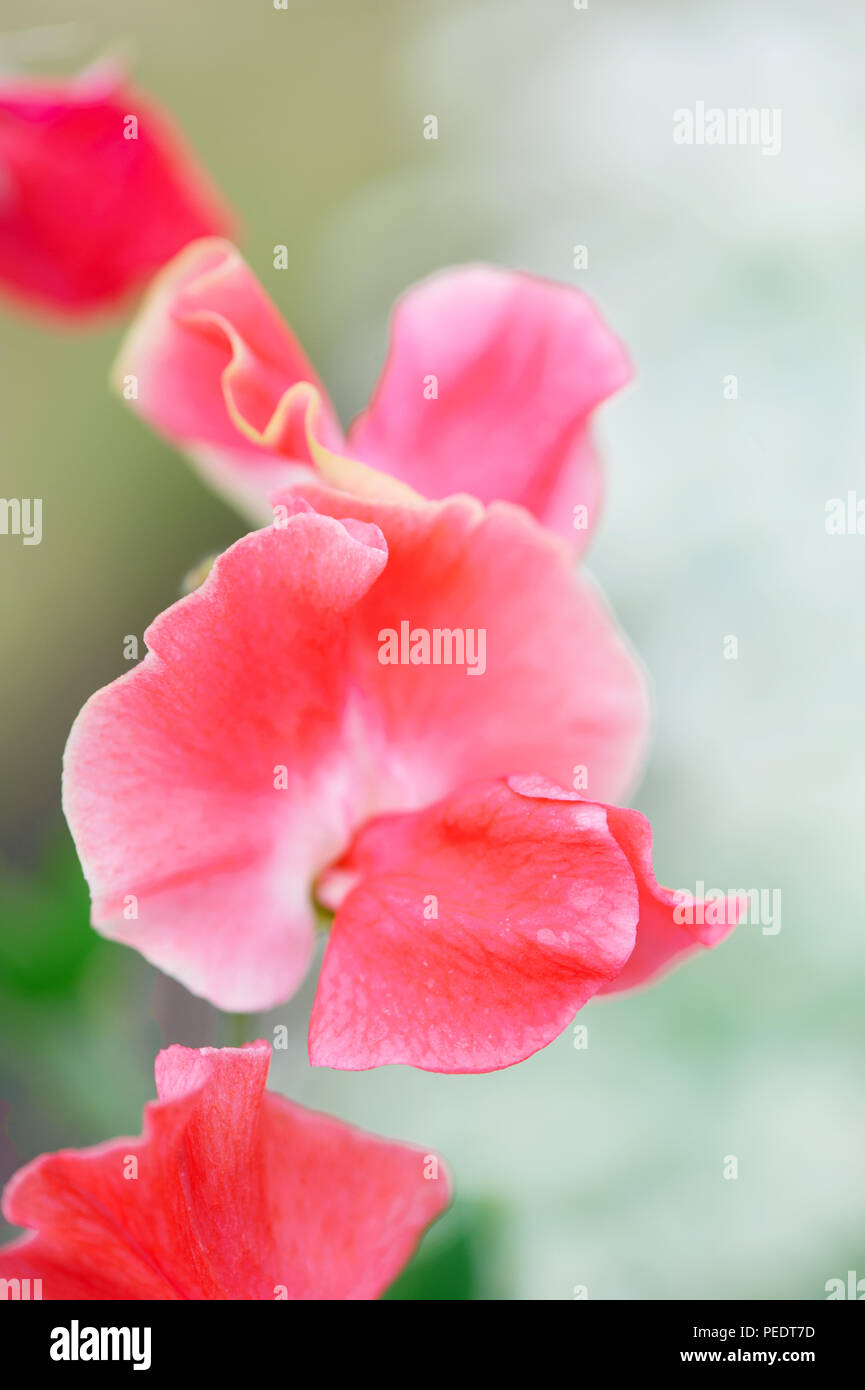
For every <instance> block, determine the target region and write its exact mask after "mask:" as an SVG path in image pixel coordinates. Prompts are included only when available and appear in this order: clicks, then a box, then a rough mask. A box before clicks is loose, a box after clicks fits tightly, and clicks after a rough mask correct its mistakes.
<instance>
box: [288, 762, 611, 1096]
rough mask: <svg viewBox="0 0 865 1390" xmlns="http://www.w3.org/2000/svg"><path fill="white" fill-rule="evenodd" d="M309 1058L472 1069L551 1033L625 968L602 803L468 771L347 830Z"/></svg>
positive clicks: (528, 1048)
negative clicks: (410, 805)
mask: <svg viewBox="0 0 865 1390" xmlns="http://www.w3.org/2000/svg"><path fill="white" fill-rule="evenodd" d="M338 872H339V873H340V875H341V876H342V881H343V887H345V886H346V884H347V883H348V884H350V883H351V882H352V881H353V882H354V883H355V886H354V887H352V888H351V891H349V893H348V896H347V897H346V898H345V900H344V901H343V903H342V905H341V907H340V908H339V910H338V911H337V914H336V918H335V920H334V923H333V928H332V931H331V936H330V940H329V942H328V946H327V950H326V952H325V957H324V963H323V965H322V972H321V978H320V981H319V986H318V993H317V995H316V999H315V1004H314V1007H313V1013H312V1020H311V1024H310V1042H309V1053H310V1061H311V1062H312V1063H313V1065H318V1066H332V1067H342V1068H345V1069H348V1070H359V1069H362V1068H366V1067H373V1066H381V1065H382V1064H385V1063H395V1062H402V1063H408V1064H410V1065H412V1066H416V1067H422V1068H424V1069H425V1070H427V1071H445V1072H483V1071H491V1070H494V1069H496V1068H499V1067H505V1066H510V1065H512V1064H513V1063H515V1062H519V1061H522V1060H523V1058H525V1057H528V1056H530V1055H531V1054H532V1053H533V1052H536V1051H537V1050H538V1049H539V1048H541V1047H544V1046H546V1044H547V1043H550V1042H552V1040H553V1039H554V1038H556V1037H557V1036H558V1035H559V1033H561V1032H562V1030H563V1029H564V1028H566V1027H567V1025H568V1023H569V1022H570V1021H571V1019H572V1018H573V1016H574V1014H575V1013H576V1012H577V1010H578V1009H580V1008H581V1007H582V1006H583V1004H585V1003H586V1001H587V1000H588V999H589V998H590V997H591V996H592V995H593V994H595V993H596V992H597V990H598V989H599V988H600V987H601V986H602V985H603V984H604V983H606V982H607V981H609V980H611V979H612V978H614V977H615V976H616V975H617V974H618V973H619V971H620V970H621V969H622V967H623V966H624V964H625V962H626V961H627V959H628V957H629V955H630V954H631V951H632V950H633V946H634V933H635V928H636V922H637V910H638V909H637V891H636V885H635V883H634V876H633V873H632V871H631V868H630V865H629V863H628V860H627V858H626V856H625V855H624V854H623V853H622V851H621V849H620V848H619V846H618V844H617V842H616V840H615V838H614V836H613V835H612V834H611V832H610V829H609V827H608V824H607V818H606V813H605V809H604V807H603V806H597V805H594V804H593V803H591V802H587V801H580V800H579V799H561V800H559V799H555V798H542V797H540V796H536V795H529V796H525V795H522V794H521V793H520V792H518V791H515V790H514V789H513V787H512V786H510V785H508V784H507V783H506V782H504V781H499V782H492V783H481V784H476V785H474V786H472V787H470V788H467V789H466V790H464V791H461V792H458V793H456V794H455V795H453V796H452V797H450V798H448V799H447V800H445V801H442V802H439V803H437V804H436V805H435V806H432V807H430V808H428V809H427V810H425V811H420V812H416V813H415V814H414V815H405V816H389V817H385V818H383V819H381V820H378V821H375V822H373V823H372V824H371V825H369V826H368V827H367V828H366V829H364V830H363V831H361V833H360V835H359V836H358V838H357V840H356V841H355V843H354V845H353V846H352V849H351V851H350V852H349V854H348V855H347V856H346V858H345V860H344V861H343V862H342V863H341V864H340V865H339V866H338Z"/></svg>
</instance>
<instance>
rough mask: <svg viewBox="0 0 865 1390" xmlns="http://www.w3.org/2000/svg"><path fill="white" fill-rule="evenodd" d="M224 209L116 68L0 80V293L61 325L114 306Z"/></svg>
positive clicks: (221, 218)
mask: <svg viewBox="0 0 865 1390" xmlns="http://www.w3.org/2000/svg"><path fill="white" fill-rule="evenodd" d="M232 221H233V219H232V218H231V217H230V215H229V213H228V211H227V208H226V207H225V205H224V204H223V202H222V200H221V198H220V197H219V195H218V194H217V193H216V192H215V190H214V189H213V188H212V186H211V185H210V183H209V181H208V180H207V179H206V177H205V175H204V173H203V171H202V170H201V168H200V166H199V165H198V163H197V161H196V160H195V159H194V158H193V156H192V155H191V154H190V152H189V151H188V149H187V148H186V145H185V142H184V141H183V140H182V139H181V137H180V135H179V133H178V132H177V130H176V129H175V128H174V126H173V124H172V122H171V121H170V120H169V119H168V117H167V116H166V115H165V114H164V112H162V111H161V110H159V109H158V108H157V107H156V105H155V104H154V103H153V102H152V101H151V100H150V99H149V98H145V97H144V96H142V95H141V94H140V93H139V92H138V91H136V90H135V89H134V88H132V87H130V86H129V85H128V83H127V81H126V78H125V75H124V73H123V72H122V70H121V69H120V67H119V66H118V65H117V64H116V63H114V62H106V63H100V64H97V65H95V66H94V67H93V68H90V69H88V70H87V71H85V72H84V73H82V74H80V75H79V76H77V77H75V78H71V79H66V80H61V79H53V78H52V79H47V78H45V79H32V78H23V77H12V78H10V77H4V78H2V79H0V286H2V288H3V289H5V290H6V291H7V292H8V293H9V294H11V295H12V296H14V297H15V298H17V299H19V300H21V301H22V302H25V303H27V304H30V305H38V306H40V307H42V308H45V309H48V310H51V311H53V312H55V313H59V314H62V315H79V316H80V315H84V314H89V313H93V312H96V311H100V310H104V309H106V308H109V307H111V306H112V305H114V304H115V303H116V301H118V300H119V299H122V298H123V297H124V296H126V295H127V294H129V293H130V292H131V291H133V290H135V289H137V288H139V287H140V286H141V285H142V284H143V283H145V282H146V281H147V280H149V279H150V278H151V277H152V275H153V273H154V271H156V270H158V269H159V267H160V266H162V265H164V264H165V262H166V261H168V260H170V259H171V257H172V256H174V255H176V253H177V252H178V251H180V250H181V248H182V247H184V246H186V245H187V243H188V242H190V241H193V240H195V239H196V238H199V237H202V236H207V235H211V234H213V233H216V232H223V231H227V230H228V229H229V228H230V227H231V225H232Z"/></svg>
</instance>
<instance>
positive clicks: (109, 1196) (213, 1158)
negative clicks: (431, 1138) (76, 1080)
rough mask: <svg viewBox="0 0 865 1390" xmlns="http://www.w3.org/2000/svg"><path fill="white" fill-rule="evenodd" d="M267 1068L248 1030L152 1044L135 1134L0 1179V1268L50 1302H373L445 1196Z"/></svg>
mask: <svg viewBox="0 0 865 1390" xmlns="http://www.w3.org/2000/svg"><path fill="white" fill-rule="evenodd" d="M269 1065H270V1045H269V1044H268V1043H266V1042H262V1041H259V1042H254V1043H248V1044H246V1046H244V1047H241V1048H223V1049H219V1048H213V1047H204V1048H201V1049H199V1050H197V1049H194V1048H187V1047H178V1046H174V1047H169V1048H167V1049H166V1050H165V1051H164V1052H160V1053H159V1055H158V1056H157V1058H156V1089H157V1095H158V1099H157V1100H156V1101H152V1102H150V1103H149V1104H148V1105H147V1106H146V1107H145V1110H144V1125H143V1129H144V1132H143V1134H142V1135H141V1136H140V1138H136V1139H112V1140H109V1141H108V1142H107V1143H104V1144H99V1145H97V1146H96V1147H95V1148H91V1149H83V1150H78V1151H74V1150H65V1151H62V1152H60V1153H53V1154H43V1155H42V1157H40V1158H37V1159H34V1161H33V1162H32V1163H28V1164H27V1165H26V1167H24V1168H22V1169H21V1170H20V1171H19V1172H18V1173H16V1174H15V1176H14V1177H13V1178H12V1179H11V1180H10V1182H9V1184H8V1186H7V1187H6V1190H5V1193H4V1198H3V1214H4V1216H5V1217H6V1219H7V1220H8V1221H9V1222H11V1223H12V1225H15V1226H24V1227H28V1228H31V1233H30V1234H28V1235H24V1236H22V1237H20V1238H18V1239H16V1240H14V1241H13V1242H12V1243H11V1244H9V1245H6V1246H5V1247H3V1249H2V1250H0V1279H5V1280H7V1281H15V1280H17V1281H19V1284H18V1287H19V1288H20V1281H24V1280H30V1286H29V1287H30V1290H31V1294H32V1290H33V1288H34V1282H33V1281H35V1280H39V1281H41V1285H40V1287H39V1295H38V1296H41V1297H42V1298H43V1299H53V1300H56V1299H87V1300H105V1299H110V1300H114V1299H118V1300H139V1299H143V1300H154V1299H159V1300H171V1301H174V1300H183V1299H194V1300H202V1299H206V1300H224V1299H229V1300H253V1299H277V1300H279V1299H373V1298H377V1297H378V1296H379V1295H380V1294H381V1293H383V1292H384V1290H385V1289H386V1288H387V1287H388V1286H389V1285H390V1284H391V1283H392V1282H393V1280H394V1279H395V1278H396V1276H397V1275H398V1274H399V1272H400V1270H401V1269H402V1268H403V1266H404V1265H405V1264H406V1262H407V1261H408V1260H409V1258H410V1257H411V1255H412V1254H413V1252H414V1250H415V1247H416V1245H417V1243H418V1241H419V1239H420V1237H421V1235H422V1233H423V1231H424V1230H425V1228H426V1227H427V1226H428V1225H429V1223H430V1222H431V1221H433V1220H435V1218H436V1217H438V1216H439V1215H441V1213H442V1211H443V1210H444V1209H445V1207H446V1206H447V1204H448V1201H449V1199H450V1180H449V1177H448V1174H447V1171H446V1169H445V1167H444V1165H443V1164H442V1162H441V1160H440V1159H439V1158H438V1157H437V1156H436V1155H435V1154H430V1153H424V1152H423V1150H421V1149H417V1148H414V1147H411V1146H409V1145H408V1144H402V1143H395V1142H393V1141H390V1140H386V1139H379V1138H378V1137H376V1136H374V1135H371V1134H366V1133H364V1132H363V1131H362V1130H359V1129H354V1128H352V1127H351V1126H350V1125H347V1124H343V1123H342V1122H341V1121H339V1120H335V1119H332V1118H331V1117H330V1116H329V1115H322V1114H318V1113H317V1112H315V1111H312V1110H306V1109H304V1108H303V1107H301V1106H299V1105H294V1104H292V1102H291V1101H288V1100H285V1099H284V1098H283V1097H282V1096H279V1095H275V1094H274V1093H273V1092H272V1091H266V1090H265V1083H266V1081H267V1072H268V1067H269ZM12 1287H13V1288H14V1287H15V1285H14V1284H12Z"/></svg>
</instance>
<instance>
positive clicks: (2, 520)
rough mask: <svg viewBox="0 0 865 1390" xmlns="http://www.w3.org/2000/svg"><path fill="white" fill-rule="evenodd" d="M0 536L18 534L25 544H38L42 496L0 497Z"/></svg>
mask: <svg viewBox="0 0 865 1390" xmlns="http://www.w3.org/2000/svg"><path fill="white" fill-rule="evenodd" d="M0 536H20V537H21V539H22V540H23V542H24V544H25V545H39V543H40V541H41V540H42V498H41V497H0Z"/></svg>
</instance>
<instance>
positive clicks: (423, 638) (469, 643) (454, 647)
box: [378, 618, 487, 676]
mask: <svg viewBox="0 0 865 1390" xmlns="http://www.w3.org/2000/svg"><path fill="white" fill-rule="evenodd" d="M378 659H379V661H380V662H381V664H382V666H465V668H466V674H467V675H469V676H482V675H483V674H484V671H485V670H486V669H487V630H486V628H485V627H433V628H428V627H412V625H411V623H410V622H408V620H407V619H405V618H403V620H402V621H401V623H400V625H399V631H397V629H396V628H394V627H383V628H382V629H381V631H380V632H379V634H378Z"/></svg>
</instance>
